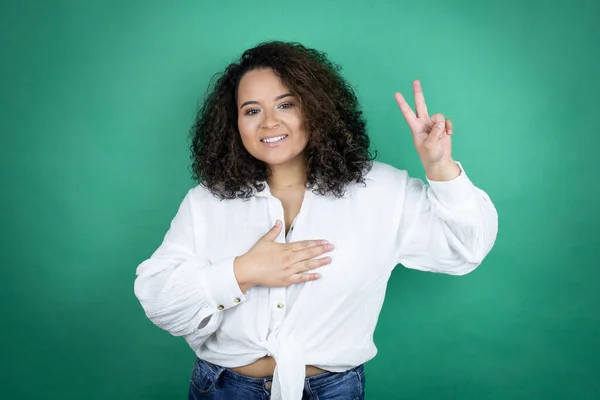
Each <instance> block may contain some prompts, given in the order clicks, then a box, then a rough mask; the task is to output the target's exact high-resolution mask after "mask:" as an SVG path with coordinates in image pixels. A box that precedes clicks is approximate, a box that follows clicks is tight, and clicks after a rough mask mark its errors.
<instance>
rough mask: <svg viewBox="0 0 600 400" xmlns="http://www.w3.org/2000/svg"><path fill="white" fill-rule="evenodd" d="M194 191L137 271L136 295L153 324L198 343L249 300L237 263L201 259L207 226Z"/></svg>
mask: <svg viewBox="0 0 600 400" xmlns="http://www.w3.org/2000/svg"><path fill="white" fill-rule="evenodd" d="M193 191H194V189H192V190H190V191H189V192H188V193H187V195H186V196H185V198H184V199H183V201H182V203H181V205H180V206H179V210H178V212H177V214H176V215H175V217H174V219H173V220H172V221H171V224H170V228H169V230H168V231H167V233H166V235H165V237H164V239H163V242H162V243H161V245H160V246H159V248H158V249H157V250H156V251H155V252H154V254H152V256H151V257H150V258H149V259H147V260H145V261H144V262H142V263H141V264H140V265H139V266H138V267H137V270H136V279H135V283H134V292H135V295H136V297H137V298H138V300H139V301H140V303H141V305H142V307H143V309H144V312H145V313H146V316H147V317H148V318H149V319H150V320H151V321H152V322H153V323H154V324H155V325H157V326H158V327H160V328H162V329H164V330H166V331H168V332H170V333H171V334H172V335H174V336H190V335H192V336H193V337H194V340H195V341H198V340H200V338H201V337H204V336H206V337H208V336H209V335H210V334H212V333H213V332H214V331H215V330H216V329H217V328H218V326H219V323H220V321H221V319H222V314H221V312H222V311H223V310H226V309H228V308H230V307H234V306H236V305H238V304H241V302H243V301H245V299H246V298H245V296H244V295H243V293H242V292H241V290H240V287H239V285H238V283H237V281H236V279H235V275H234V272H233V261H234V259H233V258H227V259H224V260H219V262H218V263H214V264H211V263H209V262H208V260H207V259H205V258H203V254H202V250H203V246H204V243H205V242H206V240H205V239H204V238H205V235H206V231H205V229H206V227H205V226H203V224H202V217H201V214H202V210H201V202H199V201H197V202H194V192H193Z"/></svg>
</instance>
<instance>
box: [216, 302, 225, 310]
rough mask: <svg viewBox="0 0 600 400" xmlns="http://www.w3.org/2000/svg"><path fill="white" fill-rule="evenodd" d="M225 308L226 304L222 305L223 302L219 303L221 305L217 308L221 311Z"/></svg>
mask: <svg viewBox="0 0 600 400" xmlns="http://www.w3.org/2000/svg"><path fill="white" fill-rule="evenodd" d="M224 309H225V306H224V305H222V304H221V305H219V307H217V310H219V311H222V310H224Z"/></svg>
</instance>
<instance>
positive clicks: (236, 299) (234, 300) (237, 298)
mask: <svg viewBox="0 0 600 400" xmlns="http://www.w3.org/2000/svg"><path fill="white" fill-rule="evenodd" d="M240 301H242V300H240V298H239V297H236V298H235V299H233V302H234V303H235V304H237V303H239V302H240Z"/></svg>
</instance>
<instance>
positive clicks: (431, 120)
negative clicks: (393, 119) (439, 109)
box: [396, 80, 460, 180]
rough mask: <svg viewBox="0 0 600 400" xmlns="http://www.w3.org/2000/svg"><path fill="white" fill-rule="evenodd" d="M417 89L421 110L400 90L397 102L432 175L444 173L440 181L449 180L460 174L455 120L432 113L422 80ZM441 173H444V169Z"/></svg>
mask: <svg viewBox="0 0 600 400" xmlns="http://www.w3.org/2000/svg"><path fill="white" fill-rule="evenodd" d="M413 89H414V92H415V107H416V109H417V113H416V115H415V113H414V111H413V110H412V108H411V107H410V105H409V104H408V103H407V102H406V100H405V99H404V96H402V94H400V93H396V101H397V102H398V105H399V106H400V110H401V111H402V115H404V119H405V120H406V122H407V123H408V126H409V127H410V130H411V131H412V134H413V141H414V144H415V148H416V149H417V152H418V153H419V157H420V158H421V162H422V163H423V166H424V167H425V170H426V171H427V172H428V176H430V175H442V176H443V178H442V179H440V180H449V179H452V178H454V177H456V176H458V175H459V174H460V169H459V168H458V166H457V165H456V163H455V162H454V161H453V160H452V141H451V138H450V136H451V135H452V121H450V120H449V119H446V117H444V115H443V114H435V115H433V116H431V117H430V116H429V114H428V113H427V105H426V104H425V97H424V96H423V89H422V88H421V82H419V81H418V80H416V81H414V82H413ZM442 171H443V173H442V174H440V172H442Z"/></svg>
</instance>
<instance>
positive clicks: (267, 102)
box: [237, 69, 308, 166]
mask: <svg viewBox="0 0 600 400" xmlns="http://www.w3.org/2000/svg"><path fill="white" fill-rule="evenodd" d="M237 103H238V104H237V106H238V129H239V131H240V135H241V138H242V142H243V144H244V147H245V148H246V150H248V152H249V153H250V154H251V155H252V156H254V157H255V158H257V159H259V160H261V161H263V162H264V163H265V164H267V165H269V166H275V165H282V164H287V163H294V162H298V161H303V159H304V158H303V157H304V155H303V152H304V148H305V147H306V144H307V143H308V135H307V133H306V132H305V131H304V130H303V128H302V119H303V114H302V110H301V109H300V103H299V101H298V99H297V98H296V97H295V96H293V95H292V94H291V93H290V91H289V89H287V88H286V87H285V86H283V84H282V82H281V80H280V79H279V78H278V77H277V75H275V73H274V72H273V70H272V69H258V70H253V71H250V72H247V73H246V74H245V75H244V76H243V77H242V79H241V81H240V84H239V87H238V100H237Z"/></svg>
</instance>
